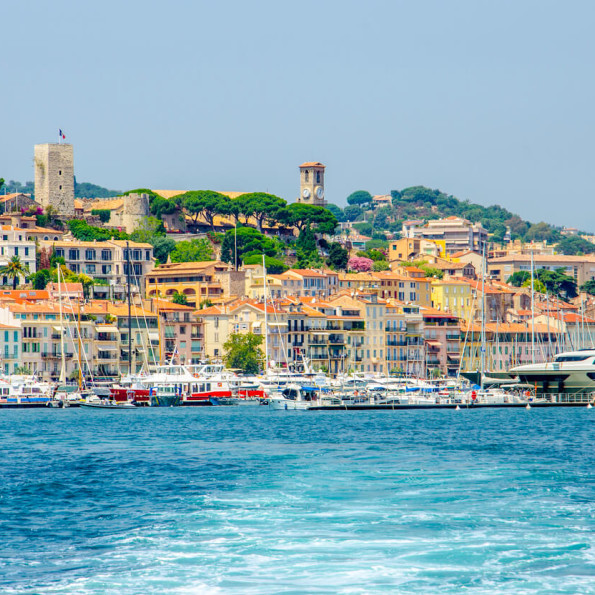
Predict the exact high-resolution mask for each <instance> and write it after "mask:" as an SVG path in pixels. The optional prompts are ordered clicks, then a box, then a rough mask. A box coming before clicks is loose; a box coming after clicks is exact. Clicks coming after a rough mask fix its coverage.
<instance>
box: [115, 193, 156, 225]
mask: <svg viewBox="0 0 595 595" xmlns="http://www.w3.org/2000/svg"><path fill="white" fill-rule="evenodd" d="M123 199H124V209H123V213H122V215H123V216H122V224H123V226H124V228H125V229H126V233H132V232H133V231H134V230H135V229H138V225H139V223H140V222H141V220H142V219H143V218H144V217H149V216H150V215H151V211H150V210H149V195H148V194H129V195H128V196H124V197H123Z"/></svg>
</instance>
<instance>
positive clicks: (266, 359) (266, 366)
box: [262, 254, 269, 374]
mask: <svg viewBox="0 0 595 595" xmlns="http://www.w3.org/2000/svg"><path fill="white" fill-rule="evenodd" d="M262 271H263V272H262V279H263V285H262V287H263V290H262V292H263V295H264V371H265V374H266V373H267V372H268V369H269V319H268V316H267V265H266V261H265V259H264V254H263V255H262Z"/></svg>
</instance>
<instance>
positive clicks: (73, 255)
mask: <svg viewBox="0 0 595 595" xmlns="http://www.w3.org/2000/svg"><path fill="white" fill-rule="evenodd" d="M78 259H79V251H78V250H77V249H76V248H70V250H68V260H78Z"/></svg>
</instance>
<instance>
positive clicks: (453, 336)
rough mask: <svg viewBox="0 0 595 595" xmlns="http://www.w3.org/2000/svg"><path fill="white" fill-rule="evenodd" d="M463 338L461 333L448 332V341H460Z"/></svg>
mask: <svg viewBox="0 0 595 595" xmlns="http://www.w3.org/2000/svg"><path fill="white" fill-rule="evenodd" d="M460 338H461V334H460V333H454V334H453V333H446V340H447V341H458V340H459V339H460Z"/></svg>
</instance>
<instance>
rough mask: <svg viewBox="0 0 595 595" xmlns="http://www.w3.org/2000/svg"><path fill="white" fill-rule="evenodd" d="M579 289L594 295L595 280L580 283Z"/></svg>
mask: <svg viewBox="0 0 595 595" xmlns="http://www.w3.org/2000/svg"><path fill="white" fill-rule="evenodd" d="M581 291H586V292H587V293H588V294H589V295H595V280H593V279H590V280H589V281H587V282H586V283H583V284H582V285H581Z"/></svg>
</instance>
